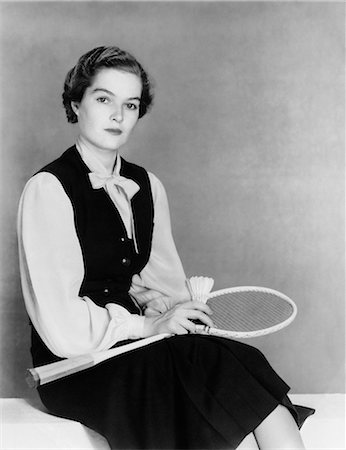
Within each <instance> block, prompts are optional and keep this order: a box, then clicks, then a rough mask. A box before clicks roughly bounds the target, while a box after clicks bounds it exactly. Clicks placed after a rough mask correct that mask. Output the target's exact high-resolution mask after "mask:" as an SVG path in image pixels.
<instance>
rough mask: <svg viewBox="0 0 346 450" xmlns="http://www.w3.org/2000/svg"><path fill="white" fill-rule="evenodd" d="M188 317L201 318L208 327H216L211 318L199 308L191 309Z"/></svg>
mask: <svg viewBox="0 0 346 450" xmlns="http://www.w3.org/2000/svg"><path fill="white" fill-rule="evenodd" d="M188 319H194V320H200V321H201V322H203V323H204V324H205V325H207V326H208V327H212V328H213V327H214V323H213V321H212V320H211V318H210V317H209V316H208V315H207V314H205V313H204V312H202V311H198V310H194V311H191V313H189V315H188Z"/></svg>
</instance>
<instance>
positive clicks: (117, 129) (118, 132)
mask: <svg viewBox="0 0 346 450" xmlns="http://www.w3.org/2000/svg"><path fill="white" fill-rule="evenodd" d="M105 131H108V133H111V134H115V135H116V136H118V135H119V134H121V133H122V131H121V130H120V129H119V128H105Z"/></svg>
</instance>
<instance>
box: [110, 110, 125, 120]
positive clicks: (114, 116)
mask: <svg viewBox="0 0 346 450" xmlns="http://www.w3.org/2000/svg"><path fill="white" fill-rule="evenodd" d="M123 119H124V116H123V110H122V108H121V107H119V108H117V109H116V110H115V111H113V113H112V115H111V120H114V121H115V122H118V123H120V122H122V121H123Z"/></svg>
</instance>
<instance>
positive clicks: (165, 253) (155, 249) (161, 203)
mask: <svg viewBox="0 0 346 450" xmlns="http://www.w3.org/2000/svg"><path fill="white" fill-rule="evenodd" d="M149 179H150V184H151V190H152V194H153V201H154V230H153V240H152V248H151V254H150V258H149V261H148V263H147V264H146V266H145V267H144V269H143V270H142V271H141V273H140V274H139V275H135V276H134V277H133V279H132V286H131V290H130V294H131V295H133V296H134V297H135V298H136V300H137V301H138V303H139V304H141V305H142V306H144V305H145V306H147V307H150V308H152V309H155V310H157V312H164V311H166V310H167V309H169V308H171V307H172V306H173V305H174V304H176V303H177V302H181V301H186V300H189V299H190V294H189V292H188V290H187V287H186V282H185V280H186V277H185V273H184V269H183V266H182V263H181V260H180V258H179V255H178V252H177V249H176V246H175V243H174V240H173V236H172V229H171V220H170V214H169V206H168V200H167V195H166V191H165V188H164V186H163V184H162V183H161V181H160V180H159V179H158V178H157V177H156V176H155V175H154V174H152V173H150V172H149Z"/></svg>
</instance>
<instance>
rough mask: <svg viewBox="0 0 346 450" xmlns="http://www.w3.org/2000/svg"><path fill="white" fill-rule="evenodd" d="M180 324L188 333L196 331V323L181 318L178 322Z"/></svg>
mask: <svg viewBox="0 0 346 450" xmlns="http://www.w3.org/2000/svg"><path fill="white" fill-rule="evenodd" d="M180 325H181V326H183V327H184V328H185V330H186V331H187V332H189V333H195V332H196V324H195V323H193V322H191V320H188V319H183V320H182V321H181V323H180Z"/></svg>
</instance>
